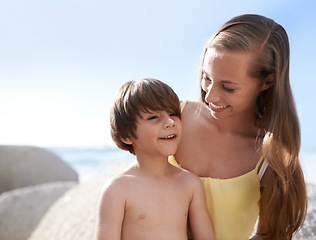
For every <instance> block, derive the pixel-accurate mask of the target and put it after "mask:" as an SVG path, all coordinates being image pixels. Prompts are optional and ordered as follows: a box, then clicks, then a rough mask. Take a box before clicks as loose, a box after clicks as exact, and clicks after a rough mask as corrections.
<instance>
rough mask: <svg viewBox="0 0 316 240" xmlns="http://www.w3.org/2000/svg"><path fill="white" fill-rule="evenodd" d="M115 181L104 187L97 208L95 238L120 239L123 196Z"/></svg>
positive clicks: (104, 239)
mask: <svg viewBox="0 0 316 240" xmlns="http://www.w3.org/2000/svg"><path fill="white" fill-rule="evenodd" d="M123 193H124V191H121V190H120V187H119V184H117V183H115V181H114V182H113V181H111V182H108V183H107V184H106V186H105V187H104V189H103V191H102V195H101V199H100V203H99V208H98V217H97V225H96V232H95V240H120V239H121V229H122V223H123V218H124V208H125V197H124V195H123Z"/></svg>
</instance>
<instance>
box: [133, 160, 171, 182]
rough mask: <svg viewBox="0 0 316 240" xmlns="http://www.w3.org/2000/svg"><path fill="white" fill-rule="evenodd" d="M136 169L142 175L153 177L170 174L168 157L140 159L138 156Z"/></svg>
mask: <svg viewBox="0 0 316 240" xmlns="http://www.w3.org/2000/svg"><path fill="white" fill-rule="evenodd" d="M136 160H137V162H136V168H137V169H138V170H140V171H141V172H142V173H145V174H148V175H151V176H155V177H158V176H164V175H166V174H167V173H168V169H169V167H170V164H169V163H168V157H153V156H151V157H150V156H148V157H140V156H136Z"/></svg>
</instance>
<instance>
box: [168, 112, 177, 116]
mask: <svg viewBox="0 0 316 240" xmlns="http://www.w3.org/2000/svg"><path fill="white" fill-rule="evenodd" d="M169 116H170V117H177V116H178V115H177V114H176V113H170V114H169Z"/></svg>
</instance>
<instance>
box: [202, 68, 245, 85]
mask: <svg viewBox="0 0 316 240" xmlns="http://www.w3.org/2000/svg"><path fill="white" fill-rule="evenodd" d="M202 73H203V74H205V75H206V76H207V77H208V78H210V76H209V75H208V74H207V72H205V70H204V69H203V68H202ZM219 82H220V83H226V84H234V85H239V84H238V83H235V82H232V81H229V80H220V81H219Z"/></svg>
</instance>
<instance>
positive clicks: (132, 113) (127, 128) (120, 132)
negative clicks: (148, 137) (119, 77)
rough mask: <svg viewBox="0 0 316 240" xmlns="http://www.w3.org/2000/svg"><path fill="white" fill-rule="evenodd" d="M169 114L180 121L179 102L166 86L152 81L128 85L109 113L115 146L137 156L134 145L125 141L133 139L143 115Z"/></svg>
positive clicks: (124, 86) (137, 81)
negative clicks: (139, 119) (160, 112)
mask: <svg viewBox="0 0 316 240" xmlns="http://www.w3.org/2000/svg"><path fill="white" fill-rule="evenodd" d="M155 111H166V112H168V113H172V114H175V115H176V116H179V118H181V110H180V101H179V98H178V96H177V94H176V93H175V92H174V91H173V90H172V88H171V87H169V86H168V85H167V84H165V83H163V82H161V81H159V80H157V79H152V78H144V79H139V80H135V81H129V82H127V83H125V84H124V85H123V86H122V87H121V88H120V89H119V91H118V93H117V95H116V97H115V99H114V103H113V106H112V108H111V112H110V122H111V136H112V139H113V141H114V142H115V143H116V145H117V146H118V147H119V148H121V149H123V150H127V151H129V152H130V153H132V154H135V152H134V148H133V145H129V144H126V143H124V142H123V141H122V139H127V138H129V137H133V138H135V139H137V136H136V134H135V131H136V127H137V126H136V125H137V117H141V112H144V113H148V112H155Z"/></svg>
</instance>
